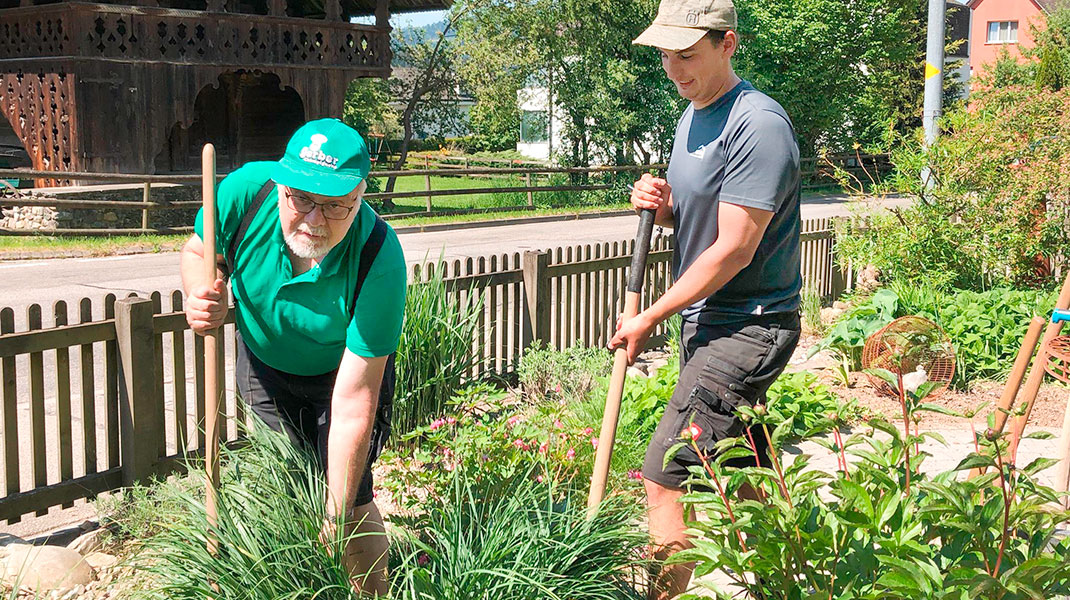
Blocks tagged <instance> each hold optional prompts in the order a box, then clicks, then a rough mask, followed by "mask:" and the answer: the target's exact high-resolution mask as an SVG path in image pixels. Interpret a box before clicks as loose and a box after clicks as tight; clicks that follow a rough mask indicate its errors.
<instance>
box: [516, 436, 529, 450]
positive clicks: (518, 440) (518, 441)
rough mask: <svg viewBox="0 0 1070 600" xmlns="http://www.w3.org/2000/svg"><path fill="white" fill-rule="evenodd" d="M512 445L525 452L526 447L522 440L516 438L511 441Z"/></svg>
mask: <svg viewBox="0 0 1070 600" xmlns="http://www.w3.org/2000/svg"><path fill="white" fill-rule="evenodd" d="M513 445H514V446H516V447H517V448H519V449H521V450H527V447H528V445H527V444H525V443H524V440H522V439H520V438H516V439H515V440H513Z"/></svg>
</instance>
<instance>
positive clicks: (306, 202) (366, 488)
mask: <svg viewBox="0 0 1070 600" xmlns="http://www.w3.org/2000/svg"><path fill="white" fill-rule="evenodd" d="M370 164H371V163H370V160H369V156H368V149H367V146H366V145H365V143H364V140H363V139H362V138H361V136H360V134H358V133H357V132H356V131H354V130H352V129H351V128H349V127H348V126H346V125H345V124H343V123H342V122H341V121H338V120H336V119H321V120H318V121H312V122H310V123H307V124H305V125H304V126H302V127H301V128H300V129H298V130H297V132H296V133H294V135H293V137H292V138H291V139H290V142H289V144H288V145H287V148H286V153H285V155H284V156H283V157H282V159H280V160H279V161H278V162H254V163H249V164H246V165H244V166H243V167H241V168H240V169H238V170H236V171H234V172H233V173H231V174H230V175H229V176H227V177H226V179H224V180H223V181H222V182H221V183H220V185H219V190H218V193H217V198H218V200H217V207H216V212H217V214H216V219H217V231H218V232H219V233H218V236H219V237H218V245H217V247H218V248H220V249H221V250H222V251H223V254H220V255H218V256H217V257H216V260H217V262H218V264H219V271H218V273H217V277H216V278H215V280H214V281H209V280H207V279H206V278H205V277H204V275H203V269H202V268H201V266H200V265H201V264H202V263H203V260H204V259H203V255H204V244H203V241H202V239H201V233H202V231H203V229H202V226H203V218H204V215H203V214H198V216H197V223H196V233H195V234H194V235H193V236H192V237H191V238H190V239H189V241H188V242H186V245H185V246H184V247H183V249H182V258H181V269H182V283H183V287H184V288H185V291H186V294H187V297H188V300H187V303H186V319H187V321H188V322H189V325H190V327H191V328H192V329H193V331H195V332H197V333H199V334H203V333H205V332H206V331H209V330H211V329H214V328H215V327H218V326H219V325H221V324H222V322H223V320H224V318H225V317H226V314H227V306H226V303H225V302H223V301H222V300H223V298H225V295H224V293H223V292H224V285H225V284H224V277H225V276H226V274H228V273H229V277H230V283H231V289H232V291H233V294H234V304H235V309H236V311H237V314H236V322H237V327H238V334H239V341H238V361H237V365H236V378H237V386H238V392H239V394H240V395H241V397H242V398H243V399H244V400H245V401H246V402H248V403H249V405H250V406H251V407H252V409H253V411H254V412H255V413H256V414H257V415H258V416H260V417H261V418H262V419H263V420H264V421H265V422H266V423H267V424H268V425H269V426H270V427H272V428H273V429H275V430H277V431H284V432H285V433H286V434H287V435H288V436H289V437H290V438H291V439H292V440H293V441H294V442H295V443H302V444H307V445H308V446H309V447H310V448H311V449H313V450H314V451H316V452H317V455H318V456H319V458H320V460H321V461H322V463H323V466H324V468H325V469H326V474H327V487H328V489H327V494H326V496H327V506H326V515H327V520H326V522H325V523H324V527H323V535H324V537H325V538H328V539H329V538H330V537H332V536H333V534H334V532H335V531H336V530H337V527H338V526H343V527H355V528H356V530H357V531H358V532H361V533H364V532H378V533H383V532H384V530H383V524H382V517H381V516H380V514H379V511H378V509H377V508H376V506H375V502H374V500H373V493H372V474H371V465H372V462H373V461H374V460H375V458H376V457H377V456H378V453H379V451H380V450H381V449H382V444H383V442H384V441H385V439H386V436H387V435H388V433H389V426H390V425H389V412H390V405H389V402H388V400H389V398H390V396H391V395H392V388H393V360H392V356H393V353H394V351H395V350H396V349H397V344H398V339H399V337H400V335H401V323H402V316H403V313H404V306H405V283H406V268H405V257H404V254H403V253H402V250H401V244H400V243H399V242H398V239H397V235H395V234H394V231H393V230H392V229H391V228H390V227H389V226H388V225H386V223H385V222H384V221H383V220H382V219H380V218H379V217H378V215H376V214H375V211H373V210H372V209H371V207H370V206H368V204H367V203H365V202H362V201H361V198H362V196H363V195H364V191H365V189H366V188H367V183H366V181H365V178H366V177H367V176H368V171H369V169H370ZM381 398H382V401H381V400H380V399H381ZM386 549H387V539H386V536H385V535H362V536H359V537H356V538H355V540H354V543H351V544H350V547H349V548H347V551H346V555H345V557H344V558H345V561H346V565H347V567H348V568H349V569H350V571H351V572H352V573H353V574H354V575H355V576H358V575H360V576H363V575H364V574H366V573H367V574H368V575H367V576H366V577H363V578H362V579H359V580H357V579H355V580H354V587H355V588H356V589H357V590H358V591H361V592H363V593H367V594H376V595H379V596H385V595H386V594H387V592H388V586H387V578H386Z"/></svg>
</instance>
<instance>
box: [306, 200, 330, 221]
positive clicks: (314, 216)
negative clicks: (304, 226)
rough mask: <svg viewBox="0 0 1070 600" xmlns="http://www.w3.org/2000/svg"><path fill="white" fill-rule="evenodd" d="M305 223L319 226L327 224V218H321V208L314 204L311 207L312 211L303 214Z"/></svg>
mask: <svg viewBox="0 0 1070 600" xmlns="http://www.w3.org/2000/svg"><path fill="white" fill-rule="evenodd" d="M305 221H306V222H307V223H308V224H309V225H321V224H323V223H326V222H327V217H325V216H323V206H321V205H319V204H315V205H313V206H312V210H310V211H308V212H307V213H305Z"/></svg>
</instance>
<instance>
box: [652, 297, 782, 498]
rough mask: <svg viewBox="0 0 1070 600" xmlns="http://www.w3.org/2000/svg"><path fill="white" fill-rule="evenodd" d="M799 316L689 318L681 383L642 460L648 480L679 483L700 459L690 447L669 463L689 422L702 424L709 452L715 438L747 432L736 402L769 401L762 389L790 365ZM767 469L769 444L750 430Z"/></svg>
mask: <svg viewBox="0 0 1070 600" xmlns="http://www.w3.org/2000/svg"><path fill="white" fill-rule="evenodd" d="M799 330H800V323H799V314H798V313H797V312H791V313H772V314H767V315H762V316H760V317H753V318H751V319H749V320H747V321H745V322H741V323H732V324H729V325H699V324H696V323H689V322H686V321H685V322H684V325H683V330H682V332H681V335H680V381H679V382H678V383H677V384H676V389H675V390H674V391H673V394H672V397H671V398H670V399H669V405H668V406H667V407H666V408H665V414H664V415H663V416H662V418H661V421H660V422H659V423H658V427H657V429H656V430H655V431H654V437H653V439H651V441H650V445H649V446H647V450H646V459H645V460H644V461H643V477H644V478H646V479H649V480H650V481H653V482H655V483H658V484H661V485H663V486H666V487H670V488H682V487H683V482H684V481H686V480H687V479H688V477H690V472H689V471H688V467H689V466H693V465H700V464H702V463H701V461H700V460H699V457H698V454H697V453H696V452H695V449H694V448H693V447H691V445H690V444H688V445H687V446H685V447H683V448H682V449H681V450H680V451H679V452H678V453H677V454H676V456H675V457H674V458H673V459H672V460H671V461H669V464H668V465H665V464H664V459H665V453H666V451H667V450H668V449H669V448H670V447H672V446H673V445H674V444H676V443H677V442H680V441H682V440H681V439H680V431H681V430H683V429H684V428H685V427H687V426H688V425H689V424H691V423H695V424H696V425H698V426H699V427H700V428H701V429H702V433H701V434H700V435H699V438H698V441H697V444H698V446H699V448H701V449H702V452H703V453H704V454H706V455H707V456H709V455H710V454H712V452H713V446H714V444H716V443H717V442H718V441H720V440H723V439H726V438H732V437H740V436H744V435H745V434H746V429H747V428H746V427H745V426H744V424H743V422H742V421H741V420H740V419H739V417H738V416H737V415H736V407H738V406H754V405H755V404H758V403H762V402H764V401H765V392H766V391H767V390H768V389H769V386H770V385H772V384H773V381H775V380H776V378H777V377H778V376H780V373H781V372H782V371H783V370H784V367H786V366H787V364H788V360H789V359H791V354H792V352H793V351H794V350H795V346H796V345H797V344H798V343H799ZM752 433H753V434H754V435H753V437H754V442H755V445H756V446H757V447H758V454H759V456H760V458H761V461H762V464H763V465H764V466H769V458H768V451H767V449H768V444H767V443H766V440H765V436H764V434H762V433H761V429H760V428H755V429H754V431H753V432H752ZM754 464H755V463H754V457H744V458H735V459H731V460H729V461H728V462H727V463H726V465H728V466H732V467H743V466H754Z"/></svg>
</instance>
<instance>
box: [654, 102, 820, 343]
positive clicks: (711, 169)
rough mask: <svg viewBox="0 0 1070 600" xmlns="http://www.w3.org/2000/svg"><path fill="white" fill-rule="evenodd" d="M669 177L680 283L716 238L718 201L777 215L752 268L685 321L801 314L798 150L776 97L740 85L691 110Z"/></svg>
mask: <svg viewBox="0 0 1070 600" xmlns="http://www.w3.org/2000/svg"><path fill="white" fill-rule="evenodd" d="M666 178H667V179H668V182H669V184H670V185H671V186H672V198H673V219H674V220H675V230H676V231H675V233H676V251H675V253H674V254H673V274H674V275H675V276H676V277H677V278H679V277H680V275H681V274H683V272H684V271H686V270H687V268H688V267H690V266H691V264H692V263H694V262H695V260H696V259H697V258H698V257H699V255H700V254H702V252H703V251H705V250H706V249H707V248H709V247H710V246H711V245H713V243H714V241H716V240H717V210H718V205H719V203H720V202H729V203H731V204H737V205H739V206H745V207H750V208H758V209H761V210H767V211H770V212H772V213H774V214H773V218H772V221H770V223H769V226H768V228H767V229H766V231H765V235H764V236H762V241H761V243H760V244H759V245H758V250H757V251H756V252H755V253H754V259H753V260H752V261H751V263H750V264H749V265H747V266H746V267H744V269H743V270H742V271H740V272H739V274H737V275H736V276H735V277H733V278H732V280H731V281H729V282H728V283H727V284H726V285H725V286H724V287H722V288H721V289H719V290H717V291H716V292H714V293H713V295H711V296H709V297H707V298H704V299H702V300H699V301H698V302H696V303H695V304H693V305H691V306H689V307H688V308H686V309H684V311H683V313H682V314H683V317H684V319H685V320H687V321H692V322H697V323H705V324H711V325H712V324H724V323H732V322H738V321H742V320H745V319H747V318H749V317H751V316H754V315H761V314H767V313H773V312H788V311H795V310H798V309H799V290H800V289H801V287H802V275H801V273H800V265H799V226H800V222H799V146H798V144H797V143H796V141H795V132H794V130H793V129H792V125H791V120H790V119H789V118H788V115H787V113H786V112H784V109H783V108H781V106H780V105H779V104H777V102H776V101H775V100H773V99H772V98H770V97H769V96H766V95H765V94H763V93H761V92H759V91H758V90H755V89H754V88H753V87H752V86H751V85H750V84H749V83H747V82H746V81H742V82H740V83H739V84H738V85H736V87H734V88H732V90H731V91H729V92H728V93H727V94H725V95H724V96H722V97H721V98H718V99H717V101H716V102H714V103H713V104H711V105H710V106H707V107H706V108H703V109H700V110H695V109H694V107H693V105H692V106H688V107H687V110H685V111H684V114H683V116H682V117H680V123H679V124H678V125H677V126H676V140H675V141H674V142H673V148H672V156H671V157H670V159H669V171H668V175H667V177H666Z"/></svg>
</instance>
